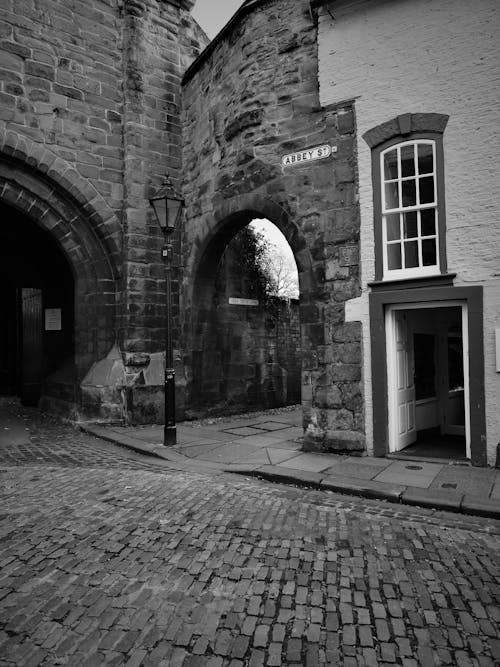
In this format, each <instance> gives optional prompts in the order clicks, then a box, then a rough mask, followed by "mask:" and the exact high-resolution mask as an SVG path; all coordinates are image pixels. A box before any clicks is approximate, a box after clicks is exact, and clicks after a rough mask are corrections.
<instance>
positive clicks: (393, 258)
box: [387, 243, 402, 271]
mask: <svg viewBox="0 0 500 667" xmlns="http://www.w3.org/2000/svg"><path fill="white" fill-rule="evenodd" d="M387 267H388V269H389V270H390V271H394V270H395V269H400V268H401V267H402V264H401V245H400V244H399V243H391V244H390V245H388V246H387Z"/></svg>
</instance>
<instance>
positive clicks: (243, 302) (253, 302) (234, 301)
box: [229, 296, 259, 306]
mask: <svg viewBox="0 0 500 667" xmlns="http://www.w3.org/2000/svg"><path fill="white" fill-rule="evenodd" d="M229 305H230V306H258V305H259V302H258V301H257V299H239V298H238V297H235V296H230V297H229Z"/></svg>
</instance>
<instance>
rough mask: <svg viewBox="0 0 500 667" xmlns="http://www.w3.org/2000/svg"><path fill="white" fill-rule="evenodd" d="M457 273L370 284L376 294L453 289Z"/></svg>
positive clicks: (380, 281) (379, 281) (377, 281)
mask: <svg viewBox="0 0 500 667" xmlns="http://www.w3.org/2000/svg"><path fill="white" fill-rule="evenodd" d="M456 275H457V274H456V273H445V274H439V275H436V276H422V277H421V278H415V277H413V278H399V279H398V280H375V281H374V282H371V283H368V287H371V288H372V290H373V291H374V292H383V291H388V290H398V289H401V290H403V289H415V288H416V287H451V286H452V285H453V280H454V278H456Z"/></svg>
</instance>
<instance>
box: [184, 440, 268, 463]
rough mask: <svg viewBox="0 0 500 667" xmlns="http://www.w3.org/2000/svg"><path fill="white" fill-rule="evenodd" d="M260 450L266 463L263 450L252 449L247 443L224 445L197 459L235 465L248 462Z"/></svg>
mask: <svg viewBox="0 0 500 667" xmlns="http://www.w3.org/2000/svg"><path fill="white" fill-rule="evenodd" d="M259 450H260V452H261V454H262V456H263V457H265V460H266V461H268V460H269V459H268V458H267V455H266V453H265V450H262V449H261V448H259V447H254V446H253V445H250V444H248V443H246V442H245V443H240V442H233V443H230V444H224V445H221V446H220V447H217V448H216V449H213V450H211V451H209V452H205V453H203V454H200V455H199V456H198V457H197V458H199V459H202V460H203V461H213V462H216V463H236V462H237V461H239V462H243V461H245V462H246V461H248V457H249V456H251V455H253V454H255V453H258V452H259Z"/></svg>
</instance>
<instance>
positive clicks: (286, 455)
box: [266, 447, 300, 468]
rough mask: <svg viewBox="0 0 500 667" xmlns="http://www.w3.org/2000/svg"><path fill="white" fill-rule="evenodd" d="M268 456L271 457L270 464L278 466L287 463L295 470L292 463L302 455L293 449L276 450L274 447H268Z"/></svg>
mask: <svg viewBox="0 0 500 667" xmlns="http://www.w3.org/2000/svg"><path fill="white" fill-rule="evenodd" d="M266 452H267V455H268V457H269V461H270V463H272V464H273V465H277V464H278V463H283V462H284V461H287V462H288V464H289V466H288V467H290V468H293V465H292V462H293V459H295V458H297V457H298V456H299V455H300V454H299V452H297V451H295V450H293V449H276V448H274V447H268V448H267V449H266Z"/></svg>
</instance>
